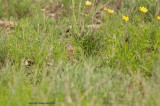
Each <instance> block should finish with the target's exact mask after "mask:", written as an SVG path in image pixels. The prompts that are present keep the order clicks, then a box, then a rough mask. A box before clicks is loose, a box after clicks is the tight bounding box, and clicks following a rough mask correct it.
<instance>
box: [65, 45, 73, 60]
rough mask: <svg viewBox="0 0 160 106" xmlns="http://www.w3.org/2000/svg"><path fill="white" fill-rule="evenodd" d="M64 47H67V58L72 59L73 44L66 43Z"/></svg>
mask: <svg viewBox="0 0 160 106" xmlns="http://www.w3.org/2000/svg"><path fill="white" fill-rule="evenodd" d="M66 49H67V58H68V59H69V60H71V59H73V52H74V48H73V46H72V45H71V44H67V46H66Z"/></svg>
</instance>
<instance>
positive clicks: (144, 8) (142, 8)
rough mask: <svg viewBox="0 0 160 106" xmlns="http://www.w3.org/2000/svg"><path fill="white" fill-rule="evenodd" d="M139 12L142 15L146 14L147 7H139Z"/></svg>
mask: <svg viewBox="0 0 160 106" xmlns="http://www.w3.org/2000/svg"><path fill="white" fill-rule="evenodd" d="M139 11H140V12H142V13H146V12H147V11H148V9H147V8H146V7H139Z"/></svg>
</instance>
